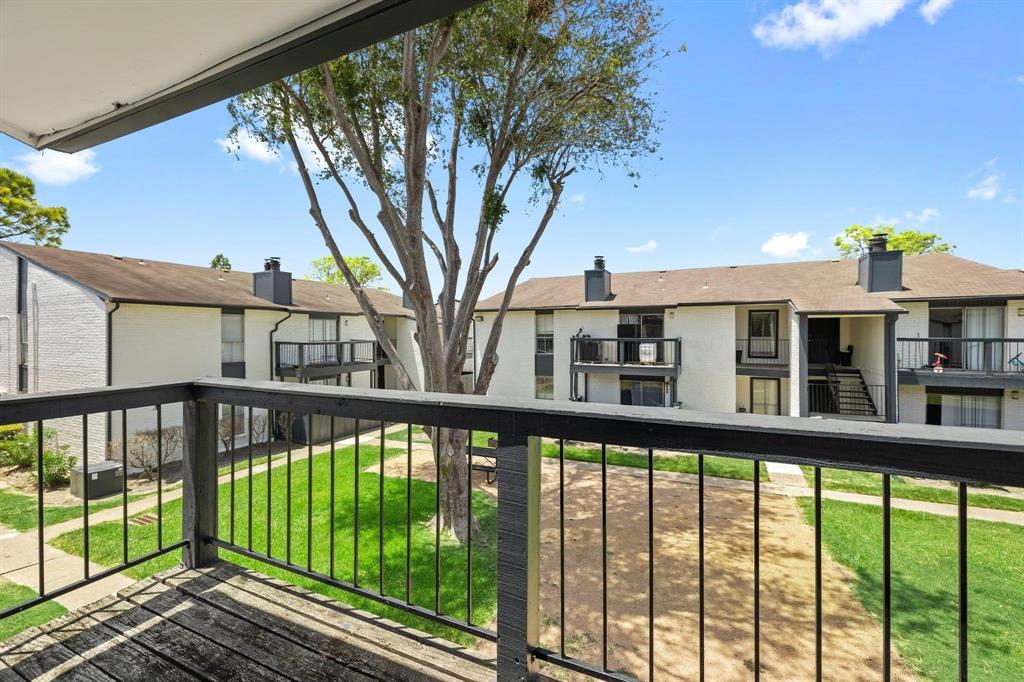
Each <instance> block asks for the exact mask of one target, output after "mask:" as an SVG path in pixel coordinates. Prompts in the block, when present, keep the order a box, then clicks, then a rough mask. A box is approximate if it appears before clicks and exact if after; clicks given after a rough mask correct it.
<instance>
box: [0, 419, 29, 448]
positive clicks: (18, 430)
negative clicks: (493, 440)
mask: <svg viewBox="0 0 1024 682" xmlns="http://www.w3.org/2000/svg"><path fill="white" fill-rule="evenodd" d="M23 433H25V428H24V427H23V426H22V425H21V424H4V425H3V426H0V447H3V446H2V444H3V443H4V442H6V441H9V440H14V439H16V438H17V437H18V436H20V435H22V434H23Z"/></svg>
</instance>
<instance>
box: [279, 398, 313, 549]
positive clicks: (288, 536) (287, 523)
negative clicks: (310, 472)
mask: <svg viewBox="0 0 1024 682" xmlns="http://www.w3.org/2000/svg"><path fill="white" fill-rule="evenodd" d="M287 419H288V427H287V431H286V432H285V447H286V448H287V453H286V454H285V458H286V459H285V469H286V471H285V491H284V560H285V563H288V564H291V563H292V426H293V425H294V424H295V415H294V414H292V413H291V412H289V413H288V417H287ZM307 435H308V434H307Z"/></svg>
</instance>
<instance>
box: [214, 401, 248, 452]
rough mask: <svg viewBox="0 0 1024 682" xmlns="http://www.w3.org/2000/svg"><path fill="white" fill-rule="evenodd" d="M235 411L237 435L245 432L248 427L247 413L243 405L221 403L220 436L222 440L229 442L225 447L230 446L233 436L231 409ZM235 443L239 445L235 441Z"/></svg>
mask: <svg viewBox="0 0 1024 682" xmlns="http://www.w3.org/2000/svg"><path fill="white" fill-rule="evenodd" d="M232 409H234V411H235V424H234V426H235V435H236V436H238V435H240V434H243V433H245V427H246V423H245V422H246V414H245V408H244V407H243V406H241V405H221V406H220V437H221V440H227V441H228V443H227V444H225V445H224V447H225V448H228V447H230V438H231V410H232ZM235 445H236V446H237V445H239V444H238V443H235Z"/></svg>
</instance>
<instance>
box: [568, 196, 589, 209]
mask: <svg viewBox="0 0 1024 682" xmlns="http://www.w3.org/2000/svg"><path fill="white" fill-rule="evenodd" d="M569 201H571V202H572V203H574V204H579V205H581V206H582V205H583V204H585V203H587V195H586V194H573V195H572V196H571V197H569Z"/></svg>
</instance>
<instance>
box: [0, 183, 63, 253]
mask: <svg viewBox="0 0 1024 682" xmlns="http://www.w3.org/2000/svg"><path fill="white" fill-rule="evenodd" d="M69 229H71V224H70V223H69V222H68V210H67V209H66V208H64V207H62V206H42V205H41V204H40V203H39V202H38V201H36V185H35V183H34V182H32V180H31V179H29V178H27V177H25V176H24V175H22V174H21V173H16V172H15V171H12V170H11V169H10V168H0V239H31V240H32V241H33V242H35V243H36V244H43V245H44V246H60V245H61V240H62V237H63V236H64V235H65V234H67V231H68V230H69Z"/></svg>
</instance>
